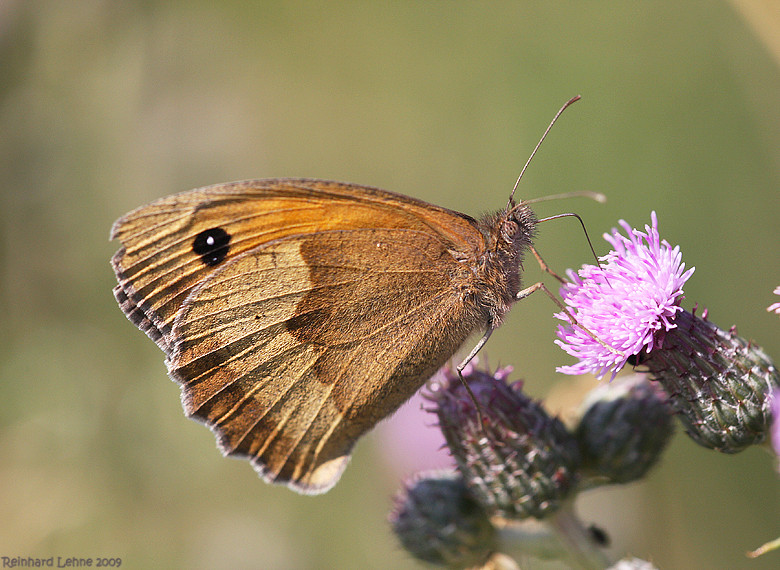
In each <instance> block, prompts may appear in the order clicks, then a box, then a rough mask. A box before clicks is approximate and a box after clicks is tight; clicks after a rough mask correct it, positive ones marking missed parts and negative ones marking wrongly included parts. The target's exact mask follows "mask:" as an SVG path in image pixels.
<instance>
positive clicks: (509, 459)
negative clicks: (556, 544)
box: [430, 369, 580, 519]
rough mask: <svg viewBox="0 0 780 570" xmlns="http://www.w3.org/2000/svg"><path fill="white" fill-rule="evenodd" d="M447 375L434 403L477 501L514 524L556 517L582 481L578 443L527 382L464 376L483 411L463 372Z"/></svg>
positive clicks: (437, 388)
mask: <svg viewBox="0 0 780 570" xmlns="http://www.w3.org/2000/svg"><path fill="white" fill-rule="evenodd" d="M447 376H448V377H447V378H446V379H445V380H444V381H443V382H441V383H439V384H435V385H434V386H432V388H431V391H432V392H431V396H430V397H431V399H432V400H433V401H434V402H435V403H436V409H435V410H434V411H435V412H436V414H437V415H438V417H439V427H440V428H441V430H442V433H443V434H444V437H445V439H446V441H447V445H448V447H449V448H450V451H451V452H452V454H453V456H454V457H455V460H456V462H457V465H458V469H459V470H460V472H461V473H462V474H463V477H464V480H465V482H466V484H467V485H468V487H469V489H470V490H471V492H472V494H473V495H474V497H475V498H476V499H477V500H478V501H479V502H480V503H481V504H482V505H483V506H484V507H485V509H486V510H487V511H488V513H489V514H491V515H499V516H502V517H505V518H509V519H522V518H526V517H536V518H539V519H541V518H543V517H545V516H547V515H548V514H550V513H552V512H554V511H555V510H556V509H557V508H558V507H559V506H560V504H561V502H562V501H563V500H564V499H565V498H566V497H567V495H568V494H569V492H570V491H571V490H572V488H573V487H574V486H575V484H576V482H577V469H578V467H579V463H580V456H579V451H578V449H577V443H576V441H575V440H574V437H573V436H572V435H571V434H570V433H569V432H568V431H567V430H566V428H565V426H564V425H563V424H562V423H561V422H560V421H559V420H558V419H557V418H553V417H550V416H549V415H548V414H547V413H546V412H545V411H544V409H543V408H542V407H541V405H539V403H537V402H534V401H533V400H531V399H530V398H529V397H528V396H526V395H525V394H523V393H522V391H521V387H522V383H520V382H515V383H514V384H512V385H507V384H506V383H505V382H504V381H503V377H505V371H498V372H497V373H496V375H495V376H494V375H491V374H489V373H487V372H482V371H477V370H473V369H467V371H466V372H464V378H465V380H466V382H467V383H468V385H469V387H470V388H471V391H472V392H473V394H474V396H475V398H476V400H477V402H478V404H479V413H477V408H476V407H475V405H474V401H473V400H472V398H471V396H470V394H469V393H468V392H467V391H466V389H465V387H464V386H463V384H462V383H461V382H460V379H459V378H458V376H457V374H456V373H455V372H452V371H450V372H449V373H448V375H447ZM497 376H498V377H497ZM480 417H481V419H482V425H479V423H478V418H480Z"/></svg>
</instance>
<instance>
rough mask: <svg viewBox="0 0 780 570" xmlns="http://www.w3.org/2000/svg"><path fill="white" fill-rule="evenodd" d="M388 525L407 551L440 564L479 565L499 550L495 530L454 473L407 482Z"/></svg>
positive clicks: (420, 477) (438, 474)
mask: <svg viewBox="0 0 780 570" xmlns="http://www.w3.org/2000/svg"><path fill="white" fill-rule="evenodd" d="M390 524H391V525H392V527H393V531H394V532H395V534H396V535H397V536H398V538H399V540H400V541H401V544H403V546H404V548H406V550H407V551H409V553H411V554H412V555H413V556H414V557H415V558H418V559H420V560H424V561H426V562H430V563H432V564H437V565H439V566H448V567H452V568H468V567H471V566H481V565H482V564H484V563H485V561H486V560H487V559H488V558H489V557H490V555H491V554H492V552H493V550H494V549H495V542H496V529H495V528H494V527H493V525H492V524H491V523H490V520H489V519H488V516H487V514H486V513H485V511H484V510H483V508H482V507H481V505H480V504H479V503H477V502H476V501H475V500H474V498H473V497H472V496H471V494H470V493H469V491H468V489H467V488H466V485H465V484H464V482H463V479H462V478H461V477H460V475H456V474H454V473H444V472H442V473H430V474H422V475H418V476H417V477H415V478H414V479H413V480H411V481H410V482H408V483H407V484H406V486H405V487H404V489H402V490H401V491H399V492H398V494H397V495H396V497H395V508H394V509H393V512H392V513H391V514H390Z"/></svg>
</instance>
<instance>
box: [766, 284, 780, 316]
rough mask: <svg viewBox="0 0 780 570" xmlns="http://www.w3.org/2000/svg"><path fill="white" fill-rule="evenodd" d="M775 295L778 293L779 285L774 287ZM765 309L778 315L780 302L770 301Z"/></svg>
mask: <svg viewBox="0 0 780 570" xmlns="http://www.w3.org/2000/svg"><path fill="white" fill-rule="evenodd" d="M774 293H775V295H780V287H775V291H774ZM766 310H767V311H769V312H770V313H775V314H777V315H780V303H772V304H771V305H769V306H768V307H767V308H766Z"/></svg>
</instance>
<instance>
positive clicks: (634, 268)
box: [556, 212, 780, 453]
mask: <svg viewBox="0 0 780 570" xmlns="http://www.w3.org/2000/svg"><path fill="white" fill-rule="evenodd" d="M620 225H621V226H622V227H623V229H624V230H625V231H626V233H627V237H626V236H623V235H622V234H620V232H618V231H617V230H613V231H612V234H611V235H605V236H604V237H605V239H606V240H607V241H608V242H609V243H610V244H611V245H612V246H613V248H614V249H613V251H611V252H610V253H609V254H608V255H606V256H605V257H603V258H602V261H603V262H604V263H603V265H601V266H593V265H587V266H584V267H583V268H582V269H581V270H580V271H579V272H578V273H577V274H575V273H573V272H571V271H570V272H569V273H568V275H569V278H570V280H571V281H570V282H569V283H566V284H565V285H563V286H562V287H561V296H562V297H563V300H564V302H565V303H566V304H567V305H568V307H569V312H570V313H571V314H572V315H573V316H574V318H575V319H576V322H577V324H576V325H575V324H572V323H571V322H570V317H569V315H567V314H565V313H558V314H557V315H556V317H558V318H559V319H561V320H564V321H566V323H567V324H566V325H561V326H559V327H558V337H559V340H557V341H556V342H557V343H558V344H559V345H560V346H561V347H562V348H563V349H564V350H566V352H568V353H569V354H571V355H573V356H576V357H578V358H579V362H578V363H577V364H575V365H573V366H566V367H562V368H559V370H560V371H561V372H565V373H569V374H581V373H585V372H592V373H594V374H596V375H597V377H599V378H601V377H603V376H604V375H605V374H607V373H609V372H611V373H612V378H614V377H615V374H617V372H618V371H619V370H620V369H621V368H622V367H623V366H624V365H625V364H626V363H627V362H629V363H631V364H638V363H643V364H645V365H646V366H647V367H648V368H649V370H650V372H651V373H652V375H653V377H654V379H656V380H658V381H659V382H660V383H661V385H662V386H663V387H664V390H665V391H666V392H667V394H669V398H670V403H671V405H672V407H673V408H674V409H675V411H677V412H678V414H679V417H680V419H681V421H682V423H683V425H684V426H685V429H686V431H687V432H688V435H690V436H691V437H692V438H693V439H694V441H696V442H697V443H700V444H701V445H704V446H706V447H709V448H712V449H717V450H719V451H723V452H726V453H735V452H737V451H741V450H742V449H745V447H747V446H749V445H752V444H754V443H760V442H762V441H764V440H765V439H766V437H767V433H768V430H769V425H770V421H771V412H770V409H769V407H770V406H769V397H770V396H769V394H770V393H771V390H772V389H773V387H776V386H778V385H780V377H778V371H777V369H776V368H775V366H774V365H773V364H772V361H771V359H770V358H769V357H768V356H767V355H766V354H765V353H764V352H763V351H762V350H761V348H760V347H758V346H756V345H754V344H753V343H750V342H747V341H746V340H744V339H742V338H740V337H739V336H737V335H736V333H735V332H734V331H733V330H732V331H728V332H726V331H723V330H721V329H719V328H718V327H716V326H715V325H713V324H712V323H710V322H708V321H707V320H706V319H701V318H698V317H696V316H695V315H694V314H693V313H689V312H687V311H684V310H683V309H682V307H680V301H681V300H682V298H683V297H682V293H683V290H682V286H683V284H684V283H685V281H686V280H687V279H688V278H689V277H690V276H691V274H692V272H693V269H689V270H688V271H684V270H685V265H684V264H683V263H682V255H681V253H680V249H679V247H674V248H672V247H671V246H670V245H669V243H668V242H666V241H665V240H661V239H660V237H659V235H658V227H657V226H658V220H657V218H656V215H655V212H653V213H652V214H651V225H649V226H645V231H644V232H642V231H639V230H636V229H632V228H631V226H629V225H628V224H627V223H626V222H624V221H622V220H621V221H620ZM583 327H584V328H583ZM586 329H587V330H586ZM594 337H595V338H594Z"/></svg>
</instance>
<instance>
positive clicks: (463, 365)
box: [455, 323, 495, 429]
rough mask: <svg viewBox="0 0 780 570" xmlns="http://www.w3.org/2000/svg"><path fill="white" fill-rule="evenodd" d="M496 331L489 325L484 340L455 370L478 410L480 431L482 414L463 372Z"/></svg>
mask: <svg viewBox="0 0 780 570" xmlns="http://www.w3.org/2000/svg"><path fill="white" fill-rule="evenodd" d="M494 330H495V327H494V326H493V323H488V327H487V330H486V331H485V334H483V335H482V338H480V339H479V341H478V342H477V345H476V346H475V347H474V348H473V349H472V350H471V352H470V353H469V355H468V356H467V357H466V358H464V359H463V362H461V363H460V364H458V366H457V367H456V368H455V370H457V371H458V378H460V382H461V384H463V387H464V388H466V391H467V392H468V393H469V398H471V401H472V402H474V409H476V410H477V423H478V424H479V426H480V429H481V428H482V412H481V411H480V407H479V402H478V401H477V397H476V396H475V395H474V392H472V391H471V387H470V386H469V385H468V382H466V379H465V378H463V370H464V369H465V368H466V366H468V364H469V362H471V361H472V360H473V359H474V357H475V356H476V355H477V353H478V352H479V351H480V350H482V347H483V346H485V343H487V341H488V339H489V338H490V335H492V334H493V331H494Z"/></svg>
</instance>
